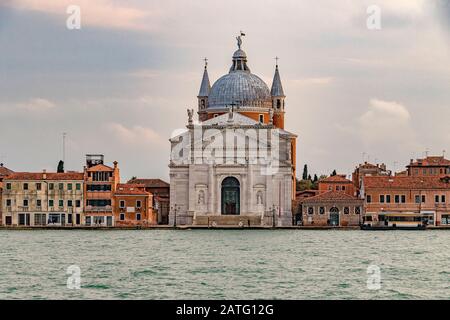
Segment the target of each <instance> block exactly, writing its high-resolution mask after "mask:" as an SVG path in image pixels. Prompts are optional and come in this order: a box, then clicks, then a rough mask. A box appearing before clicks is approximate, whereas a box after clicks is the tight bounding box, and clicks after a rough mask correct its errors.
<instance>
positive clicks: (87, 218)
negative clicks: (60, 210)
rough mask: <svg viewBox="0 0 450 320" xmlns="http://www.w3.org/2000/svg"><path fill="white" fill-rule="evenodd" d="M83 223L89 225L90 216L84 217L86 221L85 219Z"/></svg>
mask: <svg viewBox="0 0 450 320" xmlns="http://www.w3.org/2000/svg"><path fill="white" fill-rule="evenodd" d="M85 224H86V225H87V226H90V225H91V217H89V216H88V217H86V221H85Z"/></svg>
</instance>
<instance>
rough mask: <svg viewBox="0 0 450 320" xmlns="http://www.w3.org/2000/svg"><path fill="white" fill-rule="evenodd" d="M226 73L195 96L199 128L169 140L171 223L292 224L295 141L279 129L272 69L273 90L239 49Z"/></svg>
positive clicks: (279, 93) (278, 93)
mask: <svg viewBox="0 0 450 320" xmlns="http://www.w3.org/2000/svg"><path fill="white" fill-rule="evenodd" d="M237 39H238V46H239V48H238V50H237V51H236V52H235V53H234V55H233V63H232V66H231V69H230V72H229V73H228V74H227V75H225V76H223V77H221V78H220V79H219V80H217V81H216V82H215V83H214V85H213V86H212V87H210V84H209V77H208V72H207V66H206V65H205V70H204V74H203V79H202V84H201V88H200V92H199V95H198V102H199V103H198V108H199V110H198V114H199V120H200V122H199V123H194V121H193V110H188V125H187V129H186V130H185V131H183V132H182V133H180V134H178V135H175V136H174V137H172V138H171V139H170V142H171V160H170V165H169V167H170V187H171V190H170V199H171V208H170V215H169V224H171V225H174V224H176V225H191V224H193V225H210V226H220V225H228V226H230V225H232V226H261V225H266V226H285V225H292V209H291V206H292V200H293V199H294V198H295V158H296V154H295V153H296V149H295V144H296V135H294V134H292V133H289V132H287V131H285V130H284V113H285V109H284V107H285V104H284V100H285V95H284V92H283V88H282V84H281V80H280V75H279V71H278V65H277V66H276V70H275V76H274V80H273V83H272V90H269V88H268V86H267V85H266V84H265V83H264V81H263V80H261V79H260V78H259V77H257V76H256V75H254V74H252V73H251V72H250V69H249V68H248V66H247V55H246V53H245V52H244V51H243V50H241V48H240V46H241V43H242V41H241V37H238V38H237Z"/></svg>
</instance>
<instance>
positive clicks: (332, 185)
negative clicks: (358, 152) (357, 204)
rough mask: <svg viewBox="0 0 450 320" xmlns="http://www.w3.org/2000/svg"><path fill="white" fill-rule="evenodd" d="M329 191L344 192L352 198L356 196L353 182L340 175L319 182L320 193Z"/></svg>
mask: <svg viewBox="0 0 450 320" xmlns="http://www.w3.org/2000/svg"><path fill="white" fill-rule="evenodd" d="M329 191H338V192H340V191H342V192H344V193H346V194H348V195H350V196H354V195H355V186H354V185H353V182H352V181H351V180H349V179H347V178H346V176H345V174H338V175H335V176H330V177H328V178H325V179H321V180H320V181H319V193H325V192H329Z"/></svg>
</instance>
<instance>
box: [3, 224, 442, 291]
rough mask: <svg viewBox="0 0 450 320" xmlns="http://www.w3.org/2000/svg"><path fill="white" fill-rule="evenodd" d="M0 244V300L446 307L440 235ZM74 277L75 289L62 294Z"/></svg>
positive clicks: (131, 236)
mask: <svg viewBox="0 0 450 320" xmlns="http://www.w3.org/2000/svg"><path fill="white" fill-rule="evenodd" d="M0 241H1V250H0V299H25V298H26V299H421V298H423V299H450V232H449V231H432V230H429V231H372V232H370V231H356V230H352V231H342V230H327V231H319V230H317V231H313V230H270V231H269V230H242V231H241V230H186V231H184V230H142V231H137V230H136V231H123V230H111V231H102V230H97V231H89V230H81V231H79V230H61V231H59V230H48V231H47V230H34V231H13V230H0ZM70 266H72V267H70ZM74 266H75V267H74ZM68 268H69V271H71V272H75V273H69V274H67V271H68ZM78 268H79V269H78ZM74 270H79V271H80V277H79V279H80V282H79V283H80V289H69V288H68V284H67V282H68V281H67V280H68V278H69V287H70V288H74V287H75V288H76V283H77V280H76V279H75V278H76V277H77V274H76V271H74ZM378 271H379V273H378ZM368 272H369V273H368ZM378 275H379V276H378ZM74 277H75V278H74ZM374 277H375V278H374ZM77 279H78V278H77Z"/></svg>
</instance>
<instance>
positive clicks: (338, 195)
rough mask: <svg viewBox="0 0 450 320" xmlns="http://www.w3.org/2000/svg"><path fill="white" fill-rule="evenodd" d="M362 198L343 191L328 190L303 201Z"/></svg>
mask: <svg viewBox="0 0 450 320" xmlns="http://www.w3.org/2000/svg"><path fill="white" fill-rule="evenodd" d="M353 200H360V199H359V198H357V197H354V196H351V195H349V194H347V193H345V192H343V191H328V192H324V193H320V194H318V195H317V196H314V197H309V198H306V199H304V200H303V201H302V202H322V201H353Z"/></svg>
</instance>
